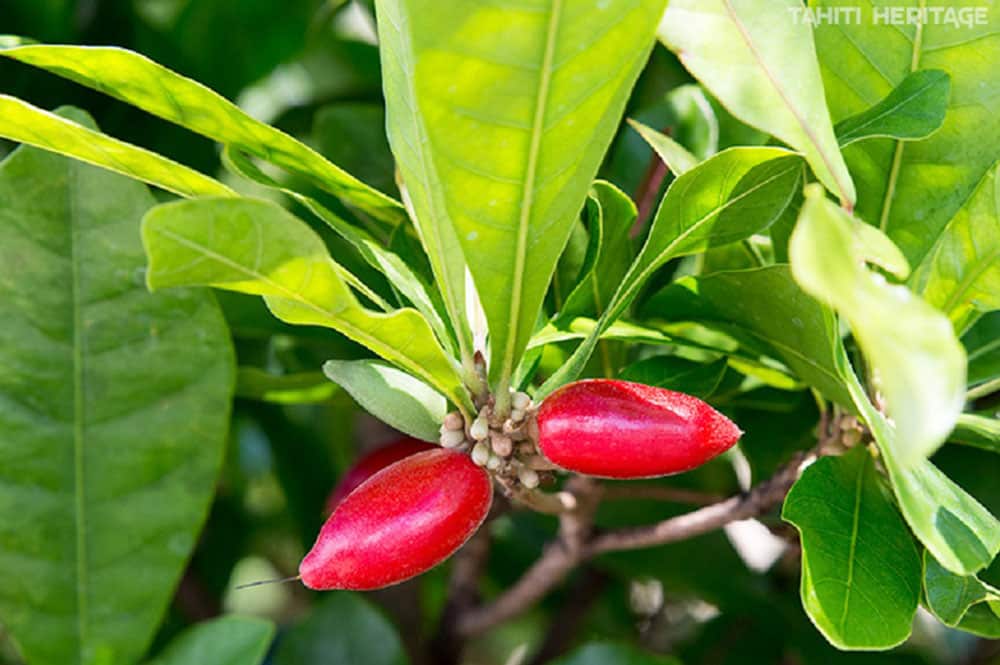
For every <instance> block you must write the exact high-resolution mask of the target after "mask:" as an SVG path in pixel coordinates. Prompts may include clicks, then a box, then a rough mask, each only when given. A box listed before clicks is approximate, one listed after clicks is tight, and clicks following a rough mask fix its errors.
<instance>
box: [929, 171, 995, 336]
mask: <svg viewBox="0 0 1000 665" xmlns="http://www.w3.org/2000/svg"><path fill="white" fill-rule="evenodd" d="M998 168H1000V166H997V165H994V166H993V168H991V169H990V170H989V171H988V172H987V173H986V176H985V177H984V178H983V179H982V181H980V183H979V185H978V186H977V187H976V189H975V190H974V191H973V192H972V195H971V196H970V197H969V200H968V201H966V202H965V204H964V205H963V206H962V208H961V209H960V210H959V211H958V212H957V213H956V214H955V216H954V217H952V218H951V221H949V222H948V224H947V225H946V226H945V227H944V229H943V230H942V231H941V234H940V235H939V236H938V241H937V244H935V245H934V247H933V249H931V250H930V252H928V254H927V256H926V258H925V259H924V261H923V263H922V264H921V265H920V266H919V268H918V269H917V270H916V274H915V275H914V277H913V284H914V286H915V288H917V290H918V291H919V292H920V293H922V294H923V296H924V298H926V300H927V302H929V303H931V304H932V305H934V306H935V307H937V308H939V309H940V310H942V311H943V312H944V313H945V314H947V315H948V316H949V318H950V319H951V320H952V323H954V325H955V328H956V330H959V331H963V330H964V329H965V328H967V327H968V324H969V323H970V322H971V321H974V320H975V317H976V316H977V315H978V314H979V313H982V312H989V311H991V310H996V309H1000V179H998V178H997V169H998Z"/></svg>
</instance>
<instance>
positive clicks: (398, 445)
mask: <svg viewBox="0 0 1000 665" xmlns="http://www.w3.org/2000/svg"><path fill="white" fill-rule="evenodd" d="M435 448H437V446H436V445H434V444H432V443H427V442H426V441H421V440H419V439H414V438H411V437H408V436H404V437H403V438H401V439H398V440H397V441H394V442H392V443H390V444H388V445H385V446H382V447H381V448H378V449H377V450H373V451H371V452H370V453H368V454H367V455H365V456H364V457H362V458H361V459H359V460H358V461H357V462H355V463H354V466H352V467H351V468H350V469H348V470H347V472H346V473H344V475H343V476H342V477H341V478H340V482H339V483H337V486H336V487H334V488H333V492H331V493H330V497H329V498H328V499H327V500H326V513H327V514H330V513H332V512H333V510H334V508H336V507H337V506H338V505H339V504H340V502H341V501H343V500H344V497H346V496H347V495H348V494H350V493H351V492H353V491H354V490H355V489H357V488H358V486H359V485H361V483H363V482H365V481H366V480H368V479H369V478H371V477H372V476H374V475H375V474H376V473H378V472H379V471H381V470H382V469H384V468H385V467H387V466H389V465H390V464H393V463H394V462H398V461H399V460H401V459H403V458H404V457H409V456H410V455H415V454H416V453H422V452H424V451H425V450H434V449H435Z"/></svg>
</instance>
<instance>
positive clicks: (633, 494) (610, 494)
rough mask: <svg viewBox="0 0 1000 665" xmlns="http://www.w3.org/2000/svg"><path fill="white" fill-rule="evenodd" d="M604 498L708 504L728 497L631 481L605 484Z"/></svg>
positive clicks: (697, 504)
mask: <svg viewBox="0 0 1000 665" xmlns="http://www.w3.org/2000/svg"><path fill="white" fill-rule="evenodd" d="M604 498H605V499H608V500H611V501H614V500H616V499H625V500H627V499H651V500H653V501H669V502H671V503H683V504H689V505H692V506H707V505H709V504H712V503H716V502H718V501H722V500H723V499H725V498H726V497H724V496H722V495H720V494H712V493H709V492H699V491H698V490H689V489H684V488H683V487H667V486H664V485H651V484H642V483H629V484H627V485H624V484H623V485H617V484H616V485H605V487H604Z"/></svg>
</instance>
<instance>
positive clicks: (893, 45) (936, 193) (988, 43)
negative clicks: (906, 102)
mask: <svg viewBox="0 0 1000 665" xmlns="http://www.w3.org/2000/svg"><path fill="white" fill-rule="evenodd" d="M907 4H908V6H910V7H915V6H916V5H913V4H912V3H907ZM810 6H811V7H814V8H815V10H817V11H820V10H825V9H827V8H831V7H840V6H849V7H852V8H857V9H860V16H858V18H857V19H856V20H850V21H834V22H829V21H828V22H822V23H820V24H818V25H816V26H815V39H816V50H817V53H818V55H819V59H820V66H821V70H822V72H823V79H824V84H825V87H826V98H827V100H828V103H829V105H830V110H831V114H832V115H833V118H834V121H838V120H841V119H843V118H846V117H848V116H851V115H854V114H856V113H861V112H863V111H865V110H866V109H868V108H870V107H871V106H873V105H875V104H877V103H878V102H879V100H881V99H883V98H885V97H886V96H888V95H889V94H890V93H891V92H892V90H893V89H894V88H896V87H897V86H899V85H900V84H901V83H902V82H903V81H904V80H905V79H906V77H907V76H909V75H910V74H911V73H912V72H914V71H918V70H921V69H924V70H926V69H937V70H941V71H944V72H946V73H947V74H948V75H949V76H950V78H951V95H950V99H949V102H948V104H949V106H948V112H947V114H946V115H945V119H944V124H943V125H942V126H941V129H940V130H938V131H937V132H935V133H934V134H933V135H931V136H930V137H929V138H927V139H925V140H922V141H897V140H890V139H878V140H873V141H865V142H863V143H856V144H854V145H852V146H850V147H848V148H847V149H845V151H844V156H845V159H846V160H847V163H848V166H849V167H850V169H851V172H852V173H854V174H856V175H857V176H858V205H857V208H856V211H855V212H856V214H857V215H858V216H859V217H861V218H862V219H864V220H865V221H866V222H868V223H869V224H872V225H874V226H877V227H879V228H881V229H882V230H883V231H884V232H885V233H886V234H887V235H888V236H889V237H890V238H892V240H893V241H894V242H895V243H896V244H897V245H898V246H899V247H900V249H901V250H902V251H903V253H904V254H905V255H906V258H907V259H908V260H909V261H910V263H911V264H912V265H914V266H918V265H920V263H921V262H922V261H923V258H924V256H925V255H926V254H927V252H929V251H930V249H931V248H932V247H933V246H934V245H935V243H936V242H937V237H938V235H939V234H940V233H941V231H942V229H944V227H945V225H946V224H947V223H948V220H949V219H951V218H952V217H953V216H954V215H955V213H957V212H958V210H959V208H961V207H962V204H963V203H964V202H965V201H966V200H967V199H968V198H969V195H970V194H971V193H972V191H973V189H975V187H976V184H977V183H978V182H979V181H980V180H982V178H983V176H984V175H985V174H986V172H987V171H988V170H989V169H990V167H991V166H992V165H993V163H994V162H995V161H996V160H997V153H998V150H1000V124H998V123H997V122H996V121H995V119H996V117H997V115H998V114H1000V81H998V80H997V77H995V76H993V72H995V71H997V69H998V68H1000V47H998V45H1000V35H998V33H997V31H996V26H997V25H998V24H1000V5H996V4H988V5H987V4H984V5H983V6H982V7H983V11H985V12H986V14H987V16H986V20H985V22H978V21H977V22H976V24H975V25H964V24H960V23H955V22H951V23H950V22H948V21H931V20H928V21H926V22H922V21H917V22H906V23H905V24H898V23H897V24H893V22H891V21H878V20H875V16H874V11H875V7H876V6H878V5H877V3H871V2H862V3H848V2H846V1H845V0H815V1H814V2H812V3H810ZM945 6H947V7H949V8H951V7H952V6H951V5H950V4H946V5H945Z"/></svg>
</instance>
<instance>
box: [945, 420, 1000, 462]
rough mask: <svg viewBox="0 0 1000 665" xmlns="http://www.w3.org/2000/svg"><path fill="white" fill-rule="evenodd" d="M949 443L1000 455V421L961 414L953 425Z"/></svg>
mask: <svg viewBox="0 0 1000 665" xmlns="http://www.w3.org/2000/svg"><path fill="white" fill-rule="evenodd" d="M948 440H949V441H952V442H954V443H961V444H963V445H966V446H973V447H975V448H982V449H983V450H988V451H990V452H993V453H1000V419H998V418H996V417H993V418H988V417H986V416H977V415H975V414H972V413H963V414H962V415H960V416H959V417H958V421H957V422H956V423H955V431H954V432H952V433H951V436H949V437H948Z"/></svg>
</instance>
